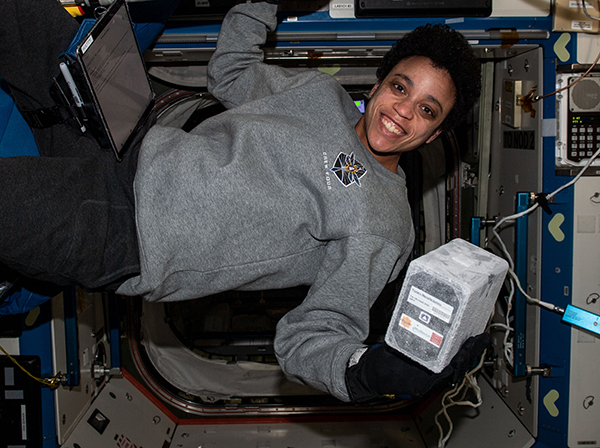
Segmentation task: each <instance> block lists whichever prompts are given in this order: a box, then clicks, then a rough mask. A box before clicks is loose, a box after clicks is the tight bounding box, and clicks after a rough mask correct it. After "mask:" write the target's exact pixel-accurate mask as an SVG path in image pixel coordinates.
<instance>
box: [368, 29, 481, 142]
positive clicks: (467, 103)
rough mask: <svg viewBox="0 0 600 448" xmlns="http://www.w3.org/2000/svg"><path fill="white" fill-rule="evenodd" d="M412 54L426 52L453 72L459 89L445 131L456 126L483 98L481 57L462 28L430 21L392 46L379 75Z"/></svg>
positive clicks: (434, 61)
mask: <svg viewBox="0 0 600 448" xmlns="http://www.w3.org/2000/svg"><path fill="white" fill-rule="evenodd" d="M411 56H425V57H427V58H429V59H430V60H431V62H432V63H433V66H434V67H436V68H440V69H444V70H446V71H447V72H448V73H449V74H450V78H451V79H452V82H453V83H454V87H455V89H456V97H455V103H454V107H453V108H452V110H451V111H450V113H449V114H448V116H447V117H446V119H445V120H444V121H443V123H442V124H441V126H440V127H441V128H442V129H443V130H445V131H449V130H451V129H454V128H455V127H456V126H457V125H458V124H459V123H460V122H461V121H462V120H463V119H464V118H465V117H466V116H467V113H468V112H469V110H471V108H472V107H473V105H474V104H475V102H476V101H477V99H478V98H479V94H480V92H481V64H480V62H479V58H478V57H477V56H476V55H475V53H474V52H473V49H472V48H471V46H470V45H469V43H468V42H467V40H466V39H465V38H464V36H463V35H462V34H460V33H459V32H458V31H456V30H454V29H452V28H450V27H449V26H448V25H439V24H436V25H432V24H427V25H425V26H420V27H418V28H415V29H414V30H413V31H411V32H410V33H408V34H407V35H405V36H403V37H402V38H401V39H400V40H398V42H396V43H395V44H394V45H393V46H392V48H391V49H390V51H388V52H387V54H386V55H385V56H384V57H383V63H382V65H381V66H380V67H379V68H378V69H377V79H378V80H379V81H383V80H384V79H385V77H386V76H387V75H388V74H389V73H390V71H391V70H392V69H393V68H394V67H395V66H396V64H398V62H400V61H401V60H403V59H406V58H409V57H411Z"/></svg>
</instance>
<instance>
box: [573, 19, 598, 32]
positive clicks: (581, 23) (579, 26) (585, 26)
mask: <svg viewBox="0 0 600 448" xmlns="http://www.w3.org/2000/svg"><path fill="white" fill-rule="evenodd" d="M592 28H593V26H592V22H588V21H586V20H572V21H571V29H572V30H581V31H592Z"/></svg>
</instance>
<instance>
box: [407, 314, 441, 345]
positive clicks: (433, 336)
mask: <svg viewBox="0 0 600 448" xmlns="http://www.w3.org/2000/svg"><path fill="white" fill-rule="evenodd" d="M400 326H401V327H402V328H404V329H406V330H408V331H410V332H411V333H412V334H414V335H415V336H418V337H420V338H421V339H423V340H425V341H427V342H429V343H430V344H432V345H435V346H436V347H437V348H440V346H441V345H442V340H443V339H444V336H443V335H441V334H439V333H437V332H436V331H433V330H432V329H431V328H429V327H428V326H427V325H423V324H422V323H421V322H419V321H418V320H417V319H413V318H411V317H410V316H407V315H406V314H404V313H402V316H401V317H400Z"/></svg>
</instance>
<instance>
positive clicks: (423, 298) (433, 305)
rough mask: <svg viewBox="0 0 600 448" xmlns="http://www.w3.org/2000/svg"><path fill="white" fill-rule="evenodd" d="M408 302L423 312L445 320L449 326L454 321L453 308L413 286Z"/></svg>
mask: <svg viewBox="0 0 600 448" xmlns="http://www.w3.org/2000/svg"><path fill="white" fill-rule="evenodd" d="M407 300H408V302H409V303H412V304H413V305H415V306H417V307H419V308H421V309H422V310H423V311H425V312H427V313H429V314H431V315H433V316H435V317H437V318H438V319H441V320H443V321H444V322H446V323H447V324H449V323H450V319H452V313H453V312H454V307H453V306H450V305H448V304H447V303H444V302H442V301H441V300H439V299H437V298H435V297H433V296H432V295H431V294H427V293H426V292H425V291H422V290H420V289H419V288H417V287H415V286H411V288H410V292H409V293H408V298H407Z"/></svg>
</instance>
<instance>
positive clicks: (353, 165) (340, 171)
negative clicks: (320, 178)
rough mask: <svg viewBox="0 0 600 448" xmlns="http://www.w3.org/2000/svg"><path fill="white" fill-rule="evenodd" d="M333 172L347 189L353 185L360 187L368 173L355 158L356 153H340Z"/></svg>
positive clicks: (332, 169)
mask: <svg viewBox="0 0 600 448" xmlns="http://www.w3.org/2000/svg"><path fill="white" fill-rule="evenodd" d="M331 172H332V173H333V174H335V176H336V177H337V178H338V180H339V181H340V182H341V183H342V184H343V185H344V186H345V187H348V186H350V185H352V184H356V185H358V186H359V187H360V179H361V178H362V177H363V176H364V175H365V174H366V173H367V169H366V168H365V167H364V166H363V165H362V164H361V163H360V162H359V161H358V160H356V159H355V158H354V153H350V154H344V153H343V152H340V153H339V154H338V156H337V158H336V159H335V162H334V163H333V167H332V168H331Z"/></svg>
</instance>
